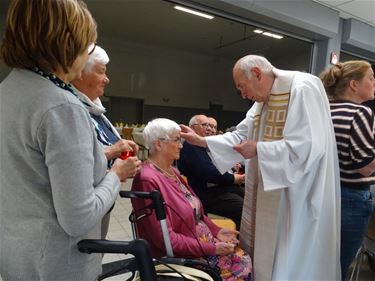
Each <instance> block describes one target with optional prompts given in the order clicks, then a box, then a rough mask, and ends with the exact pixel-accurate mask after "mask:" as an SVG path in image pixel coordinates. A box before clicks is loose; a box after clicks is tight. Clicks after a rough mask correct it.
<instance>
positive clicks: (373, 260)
mask: <svg viewBox="0 0 375 281" xmlns="http://www.w3.org/2000/svg"><path fill="white" fill-rule="evenodd" d="M367 260H368V265H369V267H370V268H371V270H372V271H373V272H375V256H373V255H371V254H368V255H367Z"/></svg>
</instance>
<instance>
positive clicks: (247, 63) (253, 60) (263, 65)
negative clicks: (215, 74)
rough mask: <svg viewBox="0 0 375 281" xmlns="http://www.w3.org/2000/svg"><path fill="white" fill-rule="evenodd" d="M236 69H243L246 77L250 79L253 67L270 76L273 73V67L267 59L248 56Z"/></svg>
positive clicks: (240, 60) (242, 59)
mask: <svg viewBox="0 0 375 281" xmlns="http://www.w3.org/2000/svg"><path fill="white" fill-rule="evenodd" d="M234 67H235V68H236V67H238V68H239V69H241V70H242V71H243V72H244V73H245V75H246V77H247V78H248V79H250V78H251V69H252V68H253V67H259V69H260V70H261V71H262V72H264V73H267V74H268V73H271V71H272V68H273V65H272V64H271V63H270V62H269V61H268V60H267V59H266V58H265V57H262V56H256V55H248V56H245V57H243V58H241V59H239V60H238V61H237V62H236V64H235V66H234Z"/></svg>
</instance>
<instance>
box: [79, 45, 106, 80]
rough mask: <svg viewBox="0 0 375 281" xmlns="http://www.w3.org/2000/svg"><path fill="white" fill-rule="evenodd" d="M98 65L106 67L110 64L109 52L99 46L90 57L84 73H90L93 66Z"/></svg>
mask: <svg viewBox="0 0 375 281" xmlns="http://www.w3.org/2000/svg"><path fill="white" fill-rule="evenodd" d="M97 63H100V64H104V65H106V64H107V63H109V57H108V55H107V52H106V51H105V50H104V49H103V48H102V47H100V46H98V45H96V46H95V49H94V52H93V53H92V54H90V55H89V58H88V60H87V62H86V65H85V68H84V69H83V71H84V72H85V73H90V72H91V70H92V68H93V66H94V65H95V64H97Z"/></svg>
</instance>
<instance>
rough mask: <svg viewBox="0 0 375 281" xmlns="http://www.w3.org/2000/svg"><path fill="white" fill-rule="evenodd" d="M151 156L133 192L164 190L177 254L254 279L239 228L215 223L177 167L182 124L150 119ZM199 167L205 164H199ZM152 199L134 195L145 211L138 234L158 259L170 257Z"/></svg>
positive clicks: (232, 276) (225, 275) (226, 276)
mask: <svg viewBox="0 0 375 281" xmlns="http://www.w3.org/2000/svg"><path fill="white" fill-rule="evenodd" d="M143 135H144V139H145V142H146V144H147V146H148V148H149V150H150V151H149V158H148V160H147V161H145V162H144V164H143V167H142V169H141V171H140V172H139V173H138V174H137V175H136V176H135V178H134V180H133V185H132V191H145V192H151V191H154V190H157V191H159V192H160V193H161V195H162V197H163V199H164V202H165V207H166V216H167V219H166V224H167V229H168V234H169V236H170V242H171V246H172V249H173V252H174V255H175V256H176V257H184V258H195V259H203V258H204V259H206V260H207V261H208V263H209V264H210V266H212V267H218V268H219V270H220V275H221V278H222V279H223V280H251V273H252V265H251V258H250V256H249V255H248V254H246V253H245V252H244V251H243V250H241V249H240V248H239V247H237V244H238V240H237V235H238V232H237V231H236V230H230V229H227V228H220V227H218V226H217V225H215V224H214V223H213V222H212V221H211V220H210V219H209V218H208V217H207V216H206V215H205V214H204V210H203V208H202V204H201V202H200V200H199V199H198V197H197V196H196V195H195V194H194V192H193V191H192V189H191V188H190V186H189V185H188V184H187V182H186V180H185V179H184V178H183V177H182V176H181V175H180V173H179V172H178V170H177V169H175V168H174V167H173V163H174V161H175V160H177V159H178V158H179V154H180V150H181V148H182V144H181V138H180V127H179V125H178V124H177V123H175V122H174V121H172V120H169V119H164V118H159V119H154V120H152V121H150V122H149V123H148V124H147V126H146V127H145V128H144V131H143ZM197 165H199V163H197ZM149 204H150V201H149V200H135V199H132V205H133V208H134V210H135V212H137V213H138V214H139V213H142V212H144V213H145V215H146V216H145V217H144V218H143V219H142V220H139V221H138V222H137V230H138V234H139V236H140V237H141V238H143V239H146V240H147V241H148V242H149V243H150V246H151V253H152V255H153V256H154V257H156V258H157V257H162V256H165V255H166V250H165V246H164V242H163V234H162V229H161V226H160V224H159V222H158V221H157V219H156V217H155V216H153V215H147V212H148V211H147V208H146V206H147V205H149Z"/></svg>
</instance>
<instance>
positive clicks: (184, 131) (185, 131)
mask: <svg viewBox="0 0 375 281" xmlns="http://www.w3.org/2000/svg"><path fill="white" fill-rule="evenodd" d="M180 128H181V138H183V139H185V140H186V141H187V142H188V143H190V144H193V145H197V146H201V147H207V142H206V139H205V138H204V137H201V136H200V135H198V134H197V133H195V132H194V130H193V129H192V128H190V127H188V126H185V125H182V124H180Z"/></svg>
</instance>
